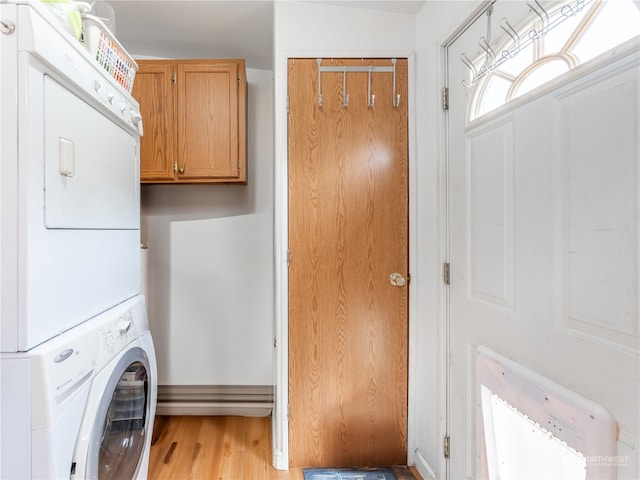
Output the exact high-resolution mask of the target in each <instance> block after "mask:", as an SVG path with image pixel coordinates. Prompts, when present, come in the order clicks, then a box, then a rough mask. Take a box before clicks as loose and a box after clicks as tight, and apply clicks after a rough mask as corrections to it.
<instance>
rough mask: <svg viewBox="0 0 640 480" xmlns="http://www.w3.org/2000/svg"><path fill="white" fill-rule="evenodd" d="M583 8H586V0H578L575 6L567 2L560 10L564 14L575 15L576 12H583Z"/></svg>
mask: <svg viewBox="0 0 640 480" xmlns="http://www.w3.org/2000/svg"><path fill="white" fill-rule="evenodd" d="M583 8H584V0H578V1H577V2H576V6H575V8H574V7H572V6H571V5H569V4H567V5H565V6H564V7H562V9H561V10H560V12H562V15H564V16H565V17H573V16H574V15H575V14H577V13H579V12H581V11H582V9H583Z"/></svg>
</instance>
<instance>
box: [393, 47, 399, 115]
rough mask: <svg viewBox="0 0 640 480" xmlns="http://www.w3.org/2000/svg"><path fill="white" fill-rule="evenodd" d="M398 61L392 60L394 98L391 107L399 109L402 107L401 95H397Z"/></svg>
mask: <svg viewBox="0 0 640 480" xmlns="http://www.w3.org/2000/svg"><path fill="white" fill-rule="evenodd" d="M396 61H397V60H396V59H395V58H392V59H391V64H392V65H393V96H392V97H391V105H393V108H398V107H399V106H400V94H399V93H396Z"/></svg>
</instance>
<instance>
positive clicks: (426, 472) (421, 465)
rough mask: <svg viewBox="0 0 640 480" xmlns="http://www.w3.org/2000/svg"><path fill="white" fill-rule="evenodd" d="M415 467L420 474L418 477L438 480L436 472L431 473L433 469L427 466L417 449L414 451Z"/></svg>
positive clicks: (427, 463)
mask: <svg viewBox="0 0 640 480" xmlns="http://www.w3.org/2000/svg"><path fill="white" fill-rule="evenodd" d="M415 467H416V469H417V470H418V472H420V475H422V477H423V478H425V479H428V478H430V479H432V480H437V479H438V477H437V475H436V472H434V471H433V468H431V465H429V462H427V459H426V458H424V455H422V453H420V450H419V449H416V451H415Z"/></svg>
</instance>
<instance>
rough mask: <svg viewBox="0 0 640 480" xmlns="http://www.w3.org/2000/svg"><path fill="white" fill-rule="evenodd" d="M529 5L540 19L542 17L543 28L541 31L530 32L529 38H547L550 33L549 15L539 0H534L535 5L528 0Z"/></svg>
mask: <svg viewBox="0 0 640 480" xmlns="http://www.w3.org/2000/svg"><path fill="white" fill-rule="evenodd" d="M534 4H535V5H534ZM527 5H529V8H531V10H533V11H534V13H535V14H536V15H538V17H540V21H541V22H542V28H541V29H540V30H539V31H536V30H535V29H533V30H531V31H530V32H529V36H530V37H531V38H532V39H534V40H535V39H538V38H540V37H543V36H545V35H546V34H547V32H548V31H549V14H548V13H547V11H546V10H545V9H544V8H543V7H542V5H540V2H538V0H533V3H532V1H531V0H527Z"/></svg>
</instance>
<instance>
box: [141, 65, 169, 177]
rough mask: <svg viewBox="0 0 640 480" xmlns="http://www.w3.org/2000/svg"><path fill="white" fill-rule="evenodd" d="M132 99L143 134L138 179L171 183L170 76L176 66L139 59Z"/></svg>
mask: <svg viewBox="0 0 640 480" xmlns="http://www.w3.org/2000/svg"><path fill="white" fill-rule="evenodd" d="M138 63H139V69H138V72H137V73H136V80H135V82H134V85H133V93H132V94H133V97H134V98H135V99H136V100H137V101H138V103H139V104H140V113H141V115H142V119H143V125H144V135H143V136H142V138H141V139H140V180H142V181H146V180H151V181H167V180H169V181H171V180H173V162H174V161H175V160H176V158H175V157H176V151H175V141H174V139H175V130H174V124H175V114H174V112H175V110H174V105H175V100H174V92H173V81H172V76H173V73H174V71H175V65H174V64H173V63H171V62H166V61H159V60H146V61H145V60H140V61H139V62H138Z"/></svg>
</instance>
